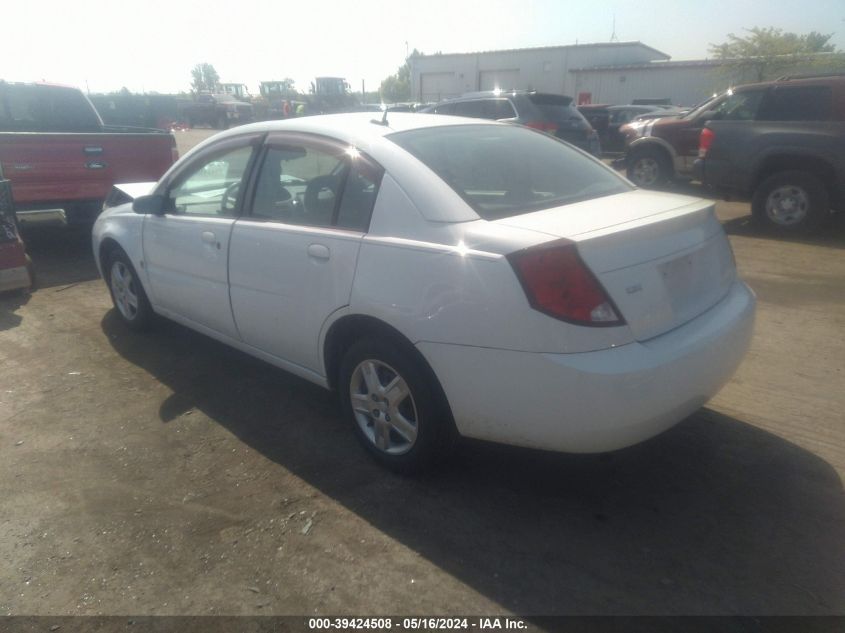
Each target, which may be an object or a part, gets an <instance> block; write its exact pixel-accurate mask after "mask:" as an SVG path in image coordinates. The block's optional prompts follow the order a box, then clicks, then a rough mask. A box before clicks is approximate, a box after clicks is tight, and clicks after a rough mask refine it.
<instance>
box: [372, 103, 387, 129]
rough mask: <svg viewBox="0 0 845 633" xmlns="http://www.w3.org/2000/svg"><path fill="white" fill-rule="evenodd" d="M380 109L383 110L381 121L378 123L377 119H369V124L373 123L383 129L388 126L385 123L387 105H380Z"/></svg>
mask: <svg viewBox="0 0 845 633" xmlns="http://www.w3.org/2000/svg"><path fill="white" fill-rule="evenodd" d="M381 107H382V108H384V114H383V115H382V117H381V121H379V120H378V119H370V123H375V124H376V125H383V126H384V127H387V126H388V125H390V124H389V123H388V122H387V105H385V104H382V106H381Z"/></svg>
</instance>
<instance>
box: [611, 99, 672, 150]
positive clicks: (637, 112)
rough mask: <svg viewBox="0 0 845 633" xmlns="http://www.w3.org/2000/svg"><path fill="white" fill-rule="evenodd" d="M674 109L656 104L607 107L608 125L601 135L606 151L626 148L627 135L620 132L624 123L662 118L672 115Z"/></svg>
mask: <svg viewBox="0 0 845 633" xmlns="http://www.w3.org/2000/svg"><path fill="white" fill-rule="evenodd" d="M673 112H674V110H672V109H670V108H667V107H665V106H656V105H615V106H609V107H608V108H607V127H606V128H605V133H604V135H603V136H602V137H601V145H602V148H603V149H604V150H605V151H609V152H621V151H624V149H625V136H624V135H623V134H622V133H621V132H620V129H621V128H622V126H623V125H626V124H628V123H630V122H631V121H633V120H635V119H638V118H641V117H649V118H660V117H663V116H672V113H673Z"/></svg>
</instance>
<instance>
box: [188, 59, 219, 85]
mask: <svg viewBox="0 0 845 633" xmlns="http://www.w3.org/2000/svg"><path fill="white" fill-rule="evenodd" d="M191 77H192V80H191V88H193V89H194V92H203V91H208V92H215V91H216V90H217V88H218V86H219V85H220V75H218V74H217V71H216V70H214V66H212V65H211V64H208V63H202V64H197V65H196V66H194V67H193V68H192V69H191Z"/></svg>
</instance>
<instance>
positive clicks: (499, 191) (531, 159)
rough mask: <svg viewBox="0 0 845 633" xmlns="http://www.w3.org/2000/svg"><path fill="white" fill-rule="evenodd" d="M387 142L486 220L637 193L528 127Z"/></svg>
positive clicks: (444, 131)
mask: <svg viewBox="0 0 845 633" xmlns="http://www.w3.org/2000/svg"><path fill="white" fill-rule="evenodd" d="M387 138H388V139H390V140H391V141H393V142H394V143H396V144H397V145H399V146H400V147H402V148H403V149H405V150H406V151H408V152H409V153H410V154H412V155H413V156H415V157H416V158H417V159H419V160H420V161H421V162H423V163H424V164H425V165H427V166H428V167H429V168H430V169H431V170H432V171H434V172H435V173H436V174H437V175H438V176H440V177H441V178H442V179H443V180H444V181H445V182H446V183H447V184H448V185H449V186H450V187H452V189H454V190H455V192H457V193H458V194H459V195H460V196H461V197H462V198H463V199H464V200H466V201H467V203H469V205H470V206H471V207H472V208H473V209H474V210H475V211H476V213H478V215H479V216H481V217H482V218H484V219H486V220H495V219H497V218H503V217H509V216H513V215H520V214H523V213H529V212H531V211H536V210H538V209H545V208H549V207H555V206H561V205H565V204H570V203H573V202H578V201H581V200H587V199H590V198H598V197H600V196H607V195H611V194H615V193H622V192H624V191H629V190H630V189H631V186H630V185H629V184H627V183H626V182H625V181H624V180H623V179H622V178H620V177H619V176H617V175H616V174H615V173H614V172H613V171H612V170H610V169H609V168H607V167H605V166H604V165H601V164H599V163H597V162H595V161H593V160H592V159H590V158H587V157H585V156H583V155H582V154H581V153H580V152H578V151H577V150H575V149H573V148H571V147H569V146H568V145H566V144H565V143H562V142H560V141H558V140H556V139H554V138H552V137H551V136H549V135H547V134H541V133H539V132H535V131H533V130H530V129H527V128H524V127H519V126H510V125H455V126H443V127H435V128H422V129H417V130H409V131H407V132H397V133H394V134H391V135H389V136H387Z"/></svg>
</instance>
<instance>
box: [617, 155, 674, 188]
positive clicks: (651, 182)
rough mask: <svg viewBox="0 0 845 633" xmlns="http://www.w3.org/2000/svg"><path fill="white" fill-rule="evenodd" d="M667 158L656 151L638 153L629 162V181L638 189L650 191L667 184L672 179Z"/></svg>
mask: <svg viewBox="0 0 845 633" xmlns="http://www.w3.org/2000/svg"><path fill="white" fill-rule="evenodd" d="M670 170H671V166H670V164H669V161H668V159H667V157H666V156H665V155H664V154H663V153H662V152H661V151H660V150H656V149H641V150H639V151H636V152H635V153H634V154H633V155H632V156H631V158H630V160H629V161H628V169H627V176H628V180H630V181H631V182H633V183H634V184H635V185H637V186H638V187H643V188H644V189H650V188H653V187H659V186H661V185H664V184H666V183H667V182H669V180H670V179H671V177H672V174H671V171H670Z"/></svg>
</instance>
